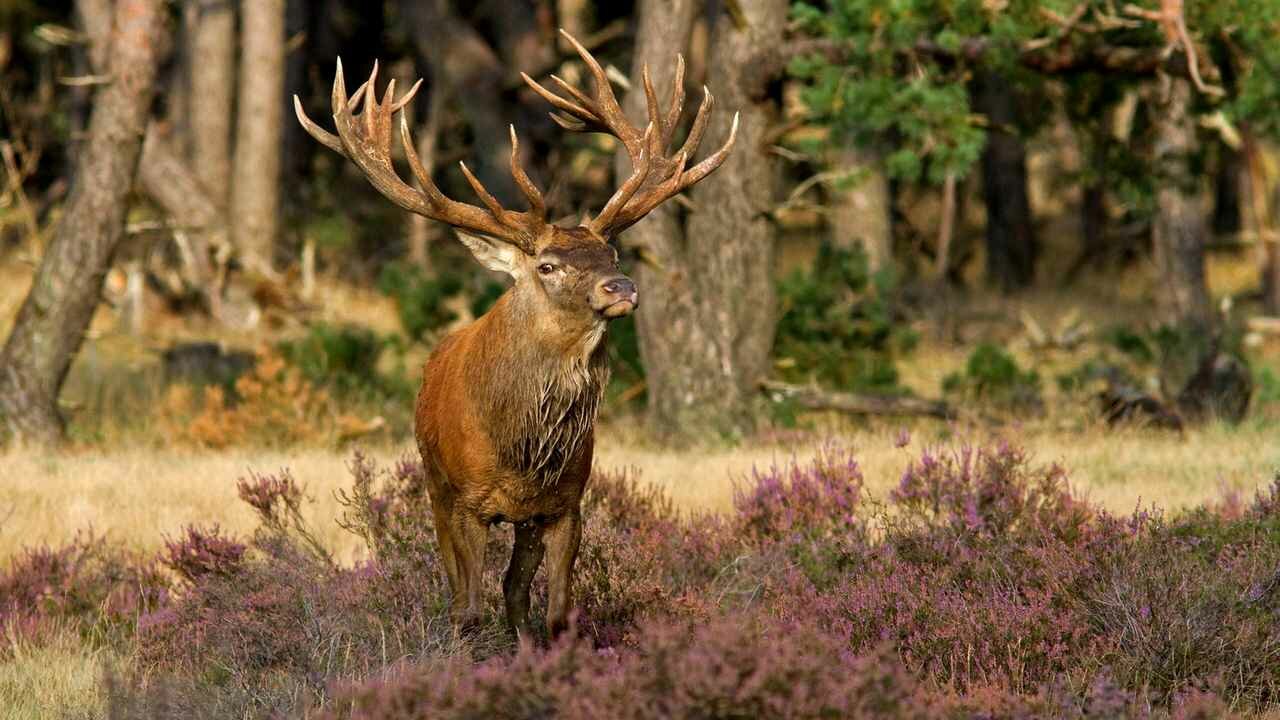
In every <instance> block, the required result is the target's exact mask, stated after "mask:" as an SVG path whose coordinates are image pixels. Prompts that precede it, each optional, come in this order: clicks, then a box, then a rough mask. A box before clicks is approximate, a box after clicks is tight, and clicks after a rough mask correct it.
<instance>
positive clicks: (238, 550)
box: [160, 525, 246, 583]
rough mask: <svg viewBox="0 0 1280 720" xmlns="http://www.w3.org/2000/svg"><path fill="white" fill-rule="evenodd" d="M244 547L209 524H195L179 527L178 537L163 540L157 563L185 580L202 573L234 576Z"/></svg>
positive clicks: (194, 580)
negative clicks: (200, 526)
mask: <svg viewBox="0 0 1280 720" xmlns="http://www.w3.org/2000/svg"><path fill="white" fill-rule="evenodd" d="M245 549H246V546H245V544H244V543H241V542H238V541H236V540H234V539H232V538H229V537H227V536H225V535H223V534H222V530H221V529H220V528H219V527H218V526H217V525H213V526H212V527H211V528H209V529H208V530H202V529H200V528H198V527H196V526H195V525H188V526H187V527H185V528H183V530H182V535H181V537H179V538H177V539H170V540H166V541H165V543H164V551H163V552H162V553H161V554H160V562H161V563H163V564H164V565H165V567H167V568H169V569H170V570H172V571H173V572H175V573H177V575H178V576H179V577H181V578H182V579H183V580H186V581H187V582H190V583H194V582H197V581H198V580H199V579H200V578H201V577H202V576H205V575H211V574H212V575H234V574H235V573H236V571H237V570H239V569H240V563H241V560H242V559H243V558H244V552H245Z"/></svg>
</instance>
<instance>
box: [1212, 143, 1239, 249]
mask: <svg viewBox="0 0 1280 720" xmlns="http://www.w3.org/2000/svg"><path fill="white" fill-rule="evenodd" d="M1244 185H1245V163H1244V156H1243V155H1242V154H1241V153H1240V151H1238V150H1236V149H1234V148H1232V147H1230V146H1229V145H1223V146H1222V147H1221V152H1220V153H1219V156H1218V167H1217V171H1216V172H1215V173H1214V181H1213V231H1214V232H1215V233H1217V234H1219V235H1233V234H1235V233H1238V232H1240V220H1241V212H1240V209H1241V207H1242V203H1243V200H1242V196H1243V193H1244Z"/></svg>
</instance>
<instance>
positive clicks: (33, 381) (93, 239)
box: [0, 0, 168, 444]
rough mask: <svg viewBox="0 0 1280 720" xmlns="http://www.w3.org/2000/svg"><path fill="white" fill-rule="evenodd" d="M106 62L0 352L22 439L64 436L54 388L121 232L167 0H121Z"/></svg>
mask: <svg viewBox="0 0 1280 720" xmlns="http://www.w3.org/2000/svg"><path fill="white" fill-rule="evenodd" d="M110 32H111V41H110V45H109V47H110V49H111V51H110V53H109V54H108V58H109V59H108V60H107V61H106V66H107V67H108V68H109V69H110V73H111V76H112V82H111V83H110V84H108V85H106V86H104V87H103V88H102V89H101V90H100V91H99V93H98V96H97V99H96V100H95V103H94V108H93V113H92V116H91V118H90V120H89V138H88V142H86V143H85V145H84V147H83V151H82V153H81V155H80V158H79V163H78V167H77V169H76V173H75V186H74V187H73V189H72V191H71V196H70V198H68V200H67V205H66V209H65V211H64V215H63V216H62V219H61V220H60V222H59V224H58V227H57V229H56V231H55V233H54V237H53V239H52V241H51V242H50V243H49V246H48V249H47V250H46V251H45V254H44V257H43V258H42V259H41V261H40V268H39V269H38V270H37V272H36V276H35V279H34V280H33V282H32V286H31V291H30V293H29V294H28V295H27V298H26V301H25V302H24V303H23V305H22V308H21V309H20V310H19V311H18V317H17V319H16V320H15V322H14V327H13V331H12V332H11V333H10V335H9V339H8V341H7V342H6V343H5V346H4V350H3V351H0V422H2V423H3V427H4V428H5V429H6V430H7V431H8V433H9V434H10V435H11V436H12V438H13V439H14V440H16V441H17V442H19V443H32V444H55V443H57V442H59V441H61V440H62V439H63V437H64V435H65V425H64V421H63V419H62V417H61V415H60V414H59V412H58V406H57V402H58V393H59V391H60V390H61V388H62V383H63V380H65V378H66V375H67V371H68V370H69V369H70V367H71V361H72V359H73V358H74V357H75V354H76V352H78V351H79V349H80V345H81V344H82V343H83V341H84V334H85V330H86V329H88V327H89V322H90V321H91V320H92V319H93V312H94V309H95V308H97V306H98V298H99V296H100V295H101V292H102V281H103V278H104V277H105V275H106V273H107V270H108V268H110V266H111V259H112V256H113V255H114V253H115V250H116V247H117V245H118V244H119V241H120V238H121V236H122V235H123V233H124V220H125V210H126V207H127V205H126V196H127V195H128V192H129V188H130V187H131V186H132V184H133V176H134V172H135V170H136V169H137V165H138V156H139V154H140V151H141V147H142V137H143V133H144V131H145V129H146V126H147V117H148V115H149V113H150V109H151V101H152V98H153V96H154V93H155V81H156V73H157V68H158V67H159V64H160V56H161V55H162V53H163V52H164V50H165V48H166V46H167V44H168V42H167V28H166V25H165V12H164V2H162V0H117V2H116V5H115V12H114V15H113V23H112V27H111V31H110Z"/></svg>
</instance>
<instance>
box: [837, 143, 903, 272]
mask: <svg viewBox="0 0 1280 720" xmlns="http://www.w3.org/2000/svg"><path fill="white" fill-rule="evenodd" d="M829 165H830V166H831V169H832V170H835V171H837V172H841V173H852V174H854V177H855V179H854V180H853V181H852V183H853V184H852V185H851V186H848V187H846V186H845V185H843V184H841V185H839V186H837V187H834V188H833V189H832V190H831V193H830V199H829V200H828V207H829V209H830V213H829V214H828V215H827V222H828V226H829V228H830V230H831V241H832V243H834V244H835V245H836V246H839V247H846V248H852V247H856V246H860V247H861V248H862V249H863V251H864V252H866V254H867V262H868V264H869V265H870V267H871V271H872V272H877V271H879V270H883V269H884V268H887V267H889V266H890V265H891V264H892V263H893V232H892V226H891V225H890V215H889V208H890V202H891V200H890V195H889V178H888V177H886V176H885V174H884V171H883V170H882V169H881V168H882V167H883V165H882V164H881V163H880V162H879V161H878V159H877V158H876V157H875V156H874V154H873V153H871V152H869V151H867V150H862V149H859V148H838V149H836V150H834V151H832V152H831V154H830V157H829Z"/></svg>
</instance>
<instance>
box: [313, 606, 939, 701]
mask: <svg viewBox="0 0 1280 720" xmlns="http://www.w3.org/2000/svg"><path fill="white" fill-rule="evenodd" d="M638 637H639V638H640V639H639V641H638V645H637V646H636V647H635V648H633V649H625V650H621V651H594V650H592V649H591V646H590V645H589V644H588V643H586V642H584V641H582V640H580V639H578V638H576V637H573V636H570V637H569V638H567V639H566V640H564V641H562V642H560V643H557V644H555V645H554V646H553V647H552V648H550V649H549V650H548V651H546V652H539V651H535V650H531V649H528V648H524V649H522V650H521V651H520V652H519V653H517V654H516V655H515V656H514V657H511V658H498V659H494V660H491V661H489V662H487V663H484V664H482V665H480V666H477V667H473V668H461V667H458V666H457V665H456V664H443V665H427V666H421V667H409V668H405V669H402V670H401V671H399V672H397V673H394V674H391V675H389V676H387V677H384V678H379V679H376V680H374V681H372V682H369V683H366V684H364V685H363V686H357V687H350V688H344V689H342V690H340V691H339V692H338V693H337V694H336V698H335V700H334V702H333V703H332V705H331V707H330V709H329V711H328V712H327V713H326V714H325V715H324V717H330V718H361V719H362V720H374V719H382V718H385V719H387V720H390V719H391V718H396V719H404V720H409V719H411V718H428V717H430V718H479V717H502V718H540V717H558V718H566V719H572V718H602V717H608V718H618V719H620V720H625V719H631V718H635V719H637V720H639V719H641V718H654V719H657V718H672V717H703V718H748V717H779V718H829V717H842V718H872V717H875V718H907V717H911V718H919V717H929V716H930V703H929V699H928V698H927V697H926V696H924V695H923V694H921V693H919V692H918V684H917V683H916V682H915V681H914V680H913V679H912V678H911V677H910V676H909V675H908V674H906V673H905V672H904V671H903V670H902V668H901V666H900V664H898V663H896V662H895V661H894V660H893V658H892V657H891V656H882V655H872V656H870V657H865V658H855V657H846V656H842V654H841V652H840V649H839V648H838V647H836V646H835V644H834V643H833V642H832V641H831V639H830V638H829V637H826V636H823V635H821V634H818V633H814V632H812V631H810V630H806V629H804V628H786V627H782V626H778V625H769V624H762V623H759V622H758V621H757V620H756V619H755V618H752V617H749V616H736V615H731V616H727V617H724V618H721V619H719V620H717V621H716V622H713V623H711V624H709V625H702V626H696V627H690V626H688V625H683V624H653V623H650V624H648V625H646V626H644V627H643V629H642V632H641V633H640V634H639V636H638Z"/></svg>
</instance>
